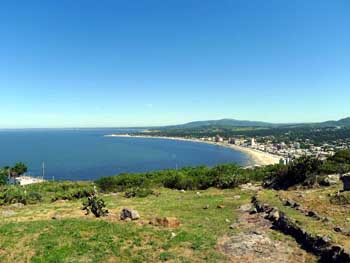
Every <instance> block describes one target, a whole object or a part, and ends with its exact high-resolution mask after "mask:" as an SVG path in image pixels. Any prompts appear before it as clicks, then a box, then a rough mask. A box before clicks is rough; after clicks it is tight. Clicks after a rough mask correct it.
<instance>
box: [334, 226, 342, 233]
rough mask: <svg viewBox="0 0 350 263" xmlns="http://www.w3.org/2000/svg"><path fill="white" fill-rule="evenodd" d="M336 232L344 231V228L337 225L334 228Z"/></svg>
mask: <svg viewBox="0 0 350 263" xmlns="http://www.w3.org/2000/svg"><path fill="white" fill-rule="evenodd" d="M333 229H334V231H335V232H337V233H340V232H342V229H341V228H340V227H339V226H336V227H334V228H333Z"/></svg>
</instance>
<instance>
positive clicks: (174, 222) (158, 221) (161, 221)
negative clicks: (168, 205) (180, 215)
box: [149, 217, 180, 228]
mask: <svg viewBox="0 0 350 263" xmlns="http://www.w3.org/2000/svg"><path fill="white" fill-rule="evenodd" d="M149 223H150V224H151V225H155V226H163V227H168V228H176V227H179V226H180V221H179V220H178V219H177V218H176V217H164V218H159V217H156V218H155V219H153V220H151V221H150V222H149Z"/></svg>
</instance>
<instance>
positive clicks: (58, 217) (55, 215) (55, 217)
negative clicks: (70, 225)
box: [51, 214, 62, 220]
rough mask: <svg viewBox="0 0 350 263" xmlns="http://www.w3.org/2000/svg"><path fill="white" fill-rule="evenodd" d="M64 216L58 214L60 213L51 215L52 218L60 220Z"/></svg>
mask: <svg viewBox="0 0 350 263" xmlns="http://www.w3.org/2000/svg"><path fill="white" fill-rule="evenodd" d="M61 218H62V217H61V216H60V215H58V214H54V215H53V216H52V217H51V219H53V220H60V219H61Z"/></svg>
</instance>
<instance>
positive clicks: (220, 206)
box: [217, 205, 225, 209]
mask: <svg viewBox="0 0 350 263" xmlns="http://www.w3.org/2000/svg"><path fill="white" fill-rule="evenodd" d="M217 208H219V209H223V208H225V206H224V205H218V206H217Z"/></svg>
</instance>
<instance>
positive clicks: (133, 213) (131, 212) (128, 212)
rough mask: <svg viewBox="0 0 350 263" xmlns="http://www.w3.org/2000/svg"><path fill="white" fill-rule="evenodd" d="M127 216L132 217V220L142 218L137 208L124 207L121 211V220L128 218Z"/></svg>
mask: <svg viewBox="0 0 350 263" xmlns="http://www.w3.org/2000/svg"><path fill="white" fill-rule="evenodd" d="M127 218H130V219H131V220H137V219H139V218H140V215H139V213H138V212H137V211H136V210H133V209H129V208H124V209H123V210H122V211H121V212H120V219H121V220H126V219H127Z"/></svg>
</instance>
